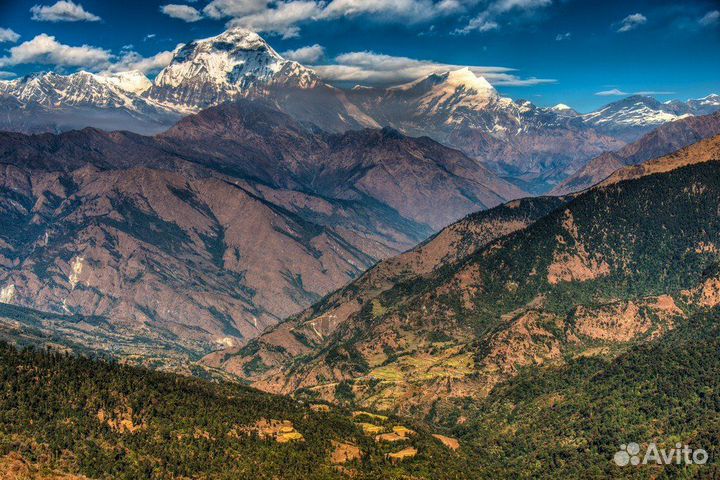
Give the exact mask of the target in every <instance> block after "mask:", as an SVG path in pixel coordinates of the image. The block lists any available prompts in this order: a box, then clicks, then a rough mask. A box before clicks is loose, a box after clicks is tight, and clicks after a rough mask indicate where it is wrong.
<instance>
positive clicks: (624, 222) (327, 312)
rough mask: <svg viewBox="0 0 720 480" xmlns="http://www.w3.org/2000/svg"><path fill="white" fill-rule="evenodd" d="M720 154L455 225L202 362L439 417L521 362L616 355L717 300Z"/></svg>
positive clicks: (320, 393)
mask: <svg viewBox="0 0 720 480" xmlns="http://www.w3.org/2000/svg"><path fill="white" fill-rule="evenodd" d="M719 148H720V137H717V136H716V137H714V138H711V139H708V140H704V141H701V142H699V143H697V144H694V145H692V146H690V147H688V148H685V149H683V150H680V151H678V152H676V153H673V154H671V155H668V156H665V157H662V158H659V159H656V160H653V161H650V162H647V163H645V164H643V165H641V166H636V167H629V168H628V169H626V170H621V171H620V172H618V173H617V174H615V175H613V176H612V177H611V178H610V179H608V180H607V181H606V182H604V183H602V184H601V185H599V186H597V187H595V188H593V189H590V190H589V191H587V192H585V193H583V194H581V195H577V196H573V197H566V198H564V199H554V198H551V197H550V198H537V199H534V200H532V201H530V200H523V201H514V202H510V203H508V204H506V205H504V206H502V207H499V208H496V209H494V210H491V211H487V212H483V213H481V214H478V215H476V216H472V217H469V219H465V220H463V221H461V222H459V223H457V224H454V225H452V226H450V227H448V228H446V229H445V230H443V231H442V232H441V233H439V234H438V235H436V236H435V237H433V239H431V240H429V241H428V242H426V243H425V244H423V245H421V246H419V247H417V248H416V249H414V250H412V251H410V252H407V253H405V254H403V255H401V256H398V257H396V258H394V259H390V260H386V261H384V262H381V263H380V264H378V265H377V266H376V267H375V268H373V269H371V270H370V271H368V272H367V273H366V274H364V275H363V276H362V277H360V278H359V279H357V280H355V281H354V282H352V283H351V284H350V285H348V286H347V287H345V288H343V289H341V290H339V291H338V292H335V293H333V294H331V295H329V296H327V297H326V298H325V299H324V300H323V301H322V302H320V303H318V304H316V305H315V306H314V307H313V308H311V309H309V310H306V311H305V312H303V313H302V314H301V315H298V316H296V317H293V318H291V319H289V320H288V321H285V322H283V323H281V324H279V325H277V326H275V327H273V328H271V329H269V330H268V331H267V332H265V333H264V334H263V335H262V336H260V337H258V338H256V339H254V340H252V341H251V342H249V343H248V345H246V346H244V347H241V348H235V349H229V350H227V351H226V352H224V353H222V354H221V353H214V354H212V355H210V356H208V357H206V359H205V362H206V363H207V364H208V365H211V366H213V367H219V368H224V369H227V370H228V371H230V372H232V373H234V374H236V375H238V376H241V377H243V378H245V379H247V380H249V381H250V382H252V384H253V385H255V386H256V387H258V388H261V389H264V390H267V391H271V392H277V393H285V394H288V393H292V394H295V395H300V396H302V395H308V396H309V397H310V398H322V399H324V400H326V401H338V402H347V403H349V404H351V405H354V406H356V407H359V408H373V409H377V410H387V411H399V412H402V413H404V414H410V415H415V416H420V417H427V416H430V417H434V418H433V419H434V420H441V421H443V420H447V419H449V418H461V417H457V414H458V413H461V412H462V411H463V409H465V408H467V405H468V401H469V400H478V399H481V398H483V397H485V396H486V395H488V394H489V393H490V392H491V391H492V389H493V388H494V387H495V386H497V385H498V384H500V383H502V382H503V381H505V380H507V379H508V378H510V377H512V376H514V375H516V374H517V373H518V372H519V371H520V370H522V369H524V368H535V367H542V366H553V365H561V364H563V363H564V362H565V361H566V359H567V358H570V357H577V356H603V357H612V356H614V355H617V354H618V353H619V352H622V351H624V350H626V349H627V348H628V347H629V346H630V345H633V344H636V343H638V342H644V341H648V340H652V339H655V338H657V337H659V336H662V335H665V334H666V333H667V332H669V331H670V330H672V329H674V328H675V327H676V326H677V325H679V324H680V323H682V322H684V321H687V318H688V317H689V316H690V315H691V314H692V313H693V312H695V311H696V310H697V309H706V308H714V307H715V306H716V305H717V304H718V298H719V296H718V291H720V288H719V287H718V281H717V278H718V271H719V270H718V267H719V266H720V256H718V248H717V245H718V244H719V243H718V242H720V211H718V208H717V201H716V199H717V198H718V196H720V190H719V189H720V182H719V180H718V179H720V170H719V169H720V150H718V149H719ZM657 192H662V195H658V193H657ZM458 421H460V420H458Z"/></svg>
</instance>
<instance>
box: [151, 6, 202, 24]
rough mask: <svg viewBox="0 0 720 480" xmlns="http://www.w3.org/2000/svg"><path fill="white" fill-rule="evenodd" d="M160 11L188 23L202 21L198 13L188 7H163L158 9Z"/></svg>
mask: <svg viewBox="0 0 720 480" xmlns="http://www.w3.org/2000/svg"><path fill="white" fill-rule="evenodd" d="M160 11H161V12H162V13H164V14H165V15H167V16H169V17H172V18H178V19H180V20H183V21H185V22H188V23H191V22H197V21H198V20H201V19H202V15H200V12H198V11H197V10H196V9H195V8H193V7H191V6H190V5H176V4H169V5H163V6H162V7H160Z"/></svg>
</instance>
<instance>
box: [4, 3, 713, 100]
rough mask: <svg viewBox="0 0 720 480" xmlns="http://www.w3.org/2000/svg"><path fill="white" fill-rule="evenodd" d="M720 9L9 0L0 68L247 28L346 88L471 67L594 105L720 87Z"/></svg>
mask: <svg viewBox="0 0 720 480" xmlns="http://www.w3.org/2000/svg"><path fill="white" fill-rule="evenodd" d="M719 10H720V2H717V1H716V0H686V1H679V2H665V1H632V0H624V1H614V0H607V1H583V0H282V1H277V0H271V1H268V0H212V1H211V0H194V1H189V0H169V1H165V2H156V1H153V0H123V1H118V0H78V1H75V2H74V3H73V2H71V1H69V0H61V1H57V0H30V1H25V0H0V72H2V73H0V76H2V77H4V78H12V77H13V76H14V75H24V74H27V73H31V72H35V71H47V70H56V71H60V72H71V71H74V70H77V69H79V68H83V69H88V70H92V71H103V70H122V69H126V68H141V69H143V70H145V71H146V72H147V73H148V75H149V76H151V77H152V76H153V74H154V73H156V72H157V71H158V69H159V68H161V67H162V65H163V64H165V63H167V61H168V60H169V58H170V57H171V52H172V50H173V49H174V48H175V47H176V46H177V45H178V44H181V43H184V42H187V41H189V40H192V39H194V38H204V37H208V36H212V35H216V34H218V33H220V32H222V31H223V30H224V29H225V28H226V27H227V26H228V25H240V26H246V27H250V28H253V29H255V30H258V31H259V32H260V33H261V34H262V35H263V36H265V38H266V39H267V40H268V41H269V42H270V44H271V45H272V46H273V47H274V48H275V49H276V50H278V51H279V52H281V53H287V55H288V56H291V57H294V58H297V59H298V60H300V61H302V62H303V63H305V64H309V65H315V66H318V71H319V72H320V73H321V74H322V75H323V76H325V77H326V78H327V79H328V80H329V81H331V82H334V83H338V84H342V85H346V84H354V83H361V84H378V85H385V84H394V83H402V82H404V81H407V80H409V79H411V78H413V77H415V76H418V75H421V74H425V73H427V72H429V71H434V70H441V69H444V68H450V67H456V66H471V67H473V68H474V70H475V71H476V72H478V73H484V74H485V75H486V76H487V78H488V80H490V81H491V83H493V84H494V85H495V86H496V87H497V88H498V90H500V91H501V92H502V93H503V94H505V95H508V96H510V97H512V98H526V99H529V100H531V101H533V102H534V103H536V104H539V105H544V106H550V105H554V104H556V103H559V102H562V103H566V104H568V105H570V106H572V107H574V108H576V109H578V110H580V111H589V110H591V109H594V108H597V107H599V106H601V105H603V104H605V103H608V102H610V101H613V100H616V99H618V98H621V97H622V96H623V94H631V93H637V92H654V93H653V95H655V96H656V97H657V98H659V99H660V100H667V99H671V98H680V99H687V98H696V97H702V96H705V95H707V94H709V93H713V92H717V93H720V61H718V59H719V58H720V57H719V56H718V53H717V52H718V51H720V12H719ZM600 92H605V93H606V94H605V95H598V93H600ZM610 93H615V94H616V95H610Z"/></svg>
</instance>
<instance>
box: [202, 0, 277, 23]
mask: <svg viewBox="0 0 720 480" xmlns="http://www.w3.org/2000/svg"><path fill="white" fill-rule="evenodd" d="M269 3H270V2H269V0H213V1H212V2H210V3H209V4H207V6H206V7H205V8H204V9H203V12H204V13H205V15H207V16H208V17H210V18H215V19H219V18H225V17H243V16H245V15H250V14H252V13H259V12H262V11H263V10H265V9H267V8H268V4H269Z"/></svg>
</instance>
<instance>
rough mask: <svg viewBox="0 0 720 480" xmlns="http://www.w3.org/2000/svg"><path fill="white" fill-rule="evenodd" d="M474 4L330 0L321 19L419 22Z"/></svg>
mask: <svg viewBox="0 0 720 480" xmlns="http://www.w3.org/2000/svg"><path fill="white" fill-rule="evenodd" d="M474 3H476V1H473V0H470V1H468V0H441V1H439V2H434V1H433V0H332V1H331V2H330V3H329V4H328V5H327V6H326V7H325V8H324V9H323V13H322V17H323V18H337V17H349V16H353V15H360V14H373V15H383V16H391V17H389V18H392V20H394V21H397V20H403V21H411V22H420V21H425V20H429V19H432V18H436V17H440V16H444V15H448V14H451V13H455V12H461V11H464V10H465V7H466V5H467V4H474ZM385 18H388V17H385Z"/></svg>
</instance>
